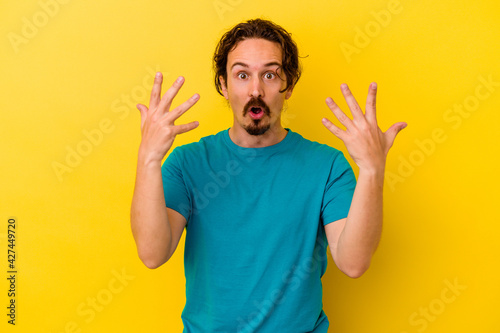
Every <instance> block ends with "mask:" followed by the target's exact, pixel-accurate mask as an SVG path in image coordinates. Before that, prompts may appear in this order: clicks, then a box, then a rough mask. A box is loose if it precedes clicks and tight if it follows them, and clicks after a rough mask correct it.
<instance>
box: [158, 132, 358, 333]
mask: <svg viewBox="0 0 500 333" xmlns="http://www.w3.org/2000/svg"><path fill="white" fill-rule="evenodd" d="M287 130H288V133H287V135H286V137H285V138H284V139H283V140H282V141H281V142H279V143H277V144H275V145H272V146H268V147H263V148H243V147H240V146H237V145H236V144H234V143H233V142H232V141H231V139H230V137H229V134H228V130H225V131H222V132H219V133H217V134H216V135H212V136H208V137H205V138H202V139H201V140H200V141H199V142H195V143H191V144H187V145H184V146H180V147H177V148H175V149H174V150H173V151H172V152H171V153H170V155H169V156H168V158H167V160H166V161H165V163H164V164H163V166H162V175H163V186H164V192H165V202H166V205H167V207H169V208H171V209H174V210H176V211H177V212H179V213H180V214H182V215H183V216H184V217H185V218H186V220H187V225H186V243H185V249H184V270H185V276H186V305H185V307H184V310H183V312H182V315H181V318H182V321H183V323H184V331H183V332H185V333H201V332H203V333H207V332H235V333H250V332H260V333H268V332H269V333H276V332H287V333H295V332H296V333H306V332H315V333H326V332H327V331H328V326H329V322H328V319H327V317H326V315H325V313H324V312H323V303H322V284H321V277H322V276H323V274H324V273H325V270H326V266H327V251H326V249H327V245H328V243H327V239H326V236H325V232H324V227H323V225H325V224H328V223H330V222H334V221H337V220H339V219H342V218H345V217H347V213H348V212H349V207H350V204H351V200H352V196H353V193H354V188H355V185H356V179H355V176H354V173H353V171H352V168H351V167H350V165H349V163H348V162H347V160H346V159H345V157H344V155H343V154H342V152H340V151H338V150H336V149H334V148H331V147H329V146H327V145H324V144H319V143H317V142H312V141H309V140H306V139H304V138H303V137H302V136H301V135H299V134H297V133H295V132H292V131H291V130H289V129H287Z"/></svg>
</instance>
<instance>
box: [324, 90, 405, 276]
mask: <svg viewBox="0 0 500 333" xmlns="http://www.w3.org/2000/svg"><path fill="white" fill-rule="evenodd" d="M341 89H342V93H343V95H344V97H345V99H346V101H347V104H348V106H349V109H350V110H351V113H352V115H353V119H352V120H351V119H349V118H348V117H347V116H346V115H345V114H344V113H343V112H342V110H340V108H339V107H338V106H337V104H335V102H334V101H333V100H332V99H331V98H328V99H327V101H326V103H327V105H328V107H329V108H330V109H331V110H332V111H333V113H334V114H335V116H336V117H337V119H338V120H339V121H340V123H341V124H343V125H344V126H345V127H346V130H345V131H344V130H341V129H340V128H338V127H337V126H335V125H334V124H333V123H332V122H330V121H329V120H328V119H326V118H325V119H323V124H324V125H325V126H326V127H327V128H328V130H330V131H331V132H332V133H333V134H334V135H335V136H337V137H338V138H339V139H341V140H342V141H343V142H344V144H345V145H346V148H347V150H348V152H349V154H350V155H351V157H352V158H353V160H354V162H355V163H356V164H357V165H358V167H359V176H358V181H357V185H356V189H355V191H354V196H353V198H352V203H351V207H350V209H349V213H348V215H347V218H345V219H342V220H339V221H336V222H333V223H329V224H327V225H326V226H325V232H326V236H327V239H328V244H329V247H330V250H331V252H332V257H333V259H334V260H335V264H336V265H337V266H338V267H339V269H340V270H341V271H343V272H344V273H345V274H346V275H348V276H350V277H353V278H357V277H360V276H361V275H362V274H363V273H364V272H365V271H366V270H367V269H368V267H369V266H370V262H371V258H372V256H373V254H374V253H375V250H376V249H377V246H378V243H379V241H380V237H381V233H382V198H383V184H384V172H385V162H386V158H387V153H388V152H389V149H390V148H391V146H392V144H393V142H394V139H395V138H396V135H397V134H398V133H399V131H401V130H402V129H403V128H405V127H406V123H403V122H400V123H396V124H394V125H392V126H391V127H390V128H389V129H388V130H387V131H386V132H385V133H383V132H382V131H381V130H380V128H379V127H378V124H377V118H376V108H375V105H376V91H377V86H376V84H374V83H372V84H371V85H370V89H369V92H368V98H367V100H366V114H363V111H362V110H361V108H360V107H359V105H358V103H357V102H356V100H355V98H354V96H353V95H352V93H351V92H350V90H349V88H348V87H347V85H345V84H343V85H342V86H341Z"/></svg>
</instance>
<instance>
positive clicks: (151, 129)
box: [137, 72, 200, 163]
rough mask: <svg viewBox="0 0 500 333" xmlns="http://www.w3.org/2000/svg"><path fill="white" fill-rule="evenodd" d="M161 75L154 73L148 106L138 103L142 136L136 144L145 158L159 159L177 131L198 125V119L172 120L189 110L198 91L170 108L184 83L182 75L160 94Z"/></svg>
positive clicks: (179, 132) (190, 128)
mask: <svg viewBox="0 0 500 333" xmlns="http://www.w3.org/2000/svg"><path fill="white" fill-rule="evenodd" d="M162 82H163V75H162V74H161V73H160V72H157V73H156V76H155V81H154V85H153V89H152V91H151V99H150V101H149V109H148V108H147V107H146V106H145V105H143V104H137V108H138V109H139V111H140V112H141V133H142V140H141V145H140V147H139V159H142V160H143V161H144V162H146V163H148V162H158V163H161V161H162V159H163V158H164V157H165V155H166V154H167V152H168V151H169V149H170V148H171V147H172V144H173V142H174V139H175V136H176V135H177V134H181V133H185V132H188V131H191V130H193V129H195V128H196V127H198V124H199V123H198V122H197V121H193V122H191V123H188V124H183V125H174V122H175V120H177V118H179V117H180V116H181V115H182V114H183V113H184V112H186V111H187V110H189V109H190V108H191V107H192V106H193V105H194V104H195V103H196V102H197V101H198V100H199V99H200V95H199V94H194V95H193V96H192V97H191V98H190V99H188V100H187V101H186V102H184V103H182V104H181V105H179V106H178V107H176V108H175V109H173V110H171V111H170V107H171V105H172V101H173V99H174V97H175V96H176V95H177V93H178V92H179V89H180V88H181V87H182V84H183V83H184V78H183V77H182V76H179V77H178V78H177V80H176V81H175V82H174V84H173V85H172V86H171V87H170V88H169V89H168V90H167V92H166V93H165V95H163V98H161V99H160V96H161V85H162Z"/></svg>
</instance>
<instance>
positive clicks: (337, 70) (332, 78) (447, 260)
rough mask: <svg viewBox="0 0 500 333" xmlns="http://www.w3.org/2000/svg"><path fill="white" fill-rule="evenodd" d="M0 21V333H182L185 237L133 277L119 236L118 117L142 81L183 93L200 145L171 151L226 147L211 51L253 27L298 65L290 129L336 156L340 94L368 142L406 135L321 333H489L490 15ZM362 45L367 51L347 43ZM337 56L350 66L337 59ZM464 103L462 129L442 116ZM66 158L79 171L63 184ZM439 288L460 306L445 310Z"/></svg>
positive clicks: (291, 5)
mask: <svg viewBox="0 0 500 333" xmlns="http://www.w3.org/2000/svg"><path fill="white" fill-rule="evenodd" d="M44 4H45V5H44ZM55 4H58V5H57V6H56V5H55ZM44 8H45V9H44ZM396 9H397V10H396ZM390 10H392V11H393V12H391V11H390ZM383 11H385V12H389V13H391V16H390V17H388V16H386V17H385V21H381V22H382V23H383V24H382V23H378V22H377V20H376V16H377V15H374V14H373V12H375V13H379V14H380V13H381V12H383ZM0 13H1V14H0V21H1V22H2V24H1V27H0V37H1V39H0V75H1V76H0V77H1V79H0V80H1V81H0V82H1V83H0V91H1V96H2V98H0V110H1V113H0V133H1V137H2V140H1V156H2V162H1V164H0V177H1V178H0V179H1V188H0V221H1V224H0V237H1V238H0V241H1V245H0V253H2V255H1V258H0V263H1V265H0V267H1V269H2V274H1V276H4V274H5V275H7V274H6V271H7V255H6V253H7V242H6V237H7V236H6V233H7V220H8V218H9V217H11V216H14V217H16V218H17V224H18V229H17V243H16V251H17V255H18V256H17V262H16V264H17V269H18V271H19V273H18V274H17V292H18V294H17V298H16V302H17V320H16V326H15V327H13V326H12V325H8V324H7V319H8V318H7V316H6V313H7V309H6V307H7V305H8V301H9V298H8V297H7V289H8V285H7V281H6V278H5V277H2V279H1V280H2V282H1V283H0V294H1V295H2V297H0V302H1V304H0V305H1V306H0V308H1V309H2V311H1V316H0V318H2V320H1V323H0V327H1V331H2V332H47V333H61V332H181V330H182V323H181V319H180V314H181V311H182V308H183V305H184V301H185V299H184V275H183V239H184V237H183V239H182V240H181V243H180V244H181V245H180V246H179V248H178V250H177V252H176V254H175V255H174V257H173V258H172V259H171V261H169V262H168V264H166V265H164V266H162V267H161V268H159V269H157V270H149V269H147V268H146V267H145V266H143V265H142V263H141V262H140V261H139V259H138V257H137V254H136V249H135V245H134V242H133V238H132V234H131V231H130V225H129V208H130V202H131V197H132V191H133V184H134V178H135V166H136V165H135V163H136V154H137V148H138V145H139V142H140V130H139V122H140V118H139V112H138V111H137V110H136V109H135V107H134V105H135V103H138V102H140V103H145V104H147V103H148V97H147V96H146V95H145V94H144V92H145V91H146V90H147V91H148V92H149V89H150V85H151V81H152V75H153V74H152V73H154V72H155V71H156V70H160V71H162V72H163V73H164V75H165V85H170V84H171V83H172V82H173V81H174V80H175V78H176V77H177V76H179V75H183V76H185V77H186V83H185V85H184V87H183V88H182V90H181V92H180V93H179V96H178V98H177V99H176V104H180V103H181V102H182V101H184V100H186V99H187V98H188V97H189V96H191V95H192V94H194V93H196V92H197V93H199V94H200V95H201V100H200V101H199V102H198V104H197V105H196V106H195V107H194V108H193V109H192V110H190V111H189V112H188V113H187V114H186V115H185V116H184V117H183V118H182V121H183V122H188V121H191V120H199V121H200V127H199V128H198V129H197V130H195V131H193V132H190V133H188V134H185V135H182V136H180V137H178V138H177V139H176V142H175V144H176V145H180V144H184V143H188V142H192V141H195V140H198V139H199V138H200V137H202V136H205V135H208V134H212V133H215V132H218V131H219V130H222V129H226V128H228V127H229V126H230V125H231V111H230V110H229V109H228V107H227V106H226V103H225V100H224V99H223V98H222V97H220V96H219V95H217V94H216V92H215V89H214V87H213V79H212V72H211V56H212V54H213V50H214V47H215V44H216V42H217V41H218V39H219V38H220V36H221V35H222V33H223V32H225V31H226V30H227V29H229V28H230V27H232V26H233V25H234V24H236V23H238V22H240V21H242V20H246V19H249V18H254V17H263V18H267V19H271V20H273V21H275V22H277V23H278V24H280V25H282V26H284V27H285V28H286V29H287V30H288V31H290V32H292V35H293V37H294V38H295V39H296V41H297V43H298V45H299V50H300V52H301V54H302V55H303V56H308V57H306V58H304V59H303V66H304V71H303V77H302V78H301V79H300V81H299V84H298V86H297V87H296V89H295V91H294V94H293V96H292V98H291V99H290V100H289V103H288V110H287V111H286V114H285V116H284V125H285V126H286V127H289V128H291V129H293V130H295V131H297V132H299V133H301V134H302V135H303V136H305V137H307V138H309V139H312V140H316V141H320V142H323V143H327V144H329V145H332V146H334V147H336V148H338V149H341V150H343V151H344V152H345V151H346V150H345V147H344V146H343V144H342V142H341V141H340V140H338V139H337V138H336V137H334V136H333V135H332V134H331V133H329V132H328V131H327V130H326V129H325V128H324V127H323V125H322V124H321V118H322V117H324V116H329V117H330V119H333V116H331V113H330V111H329V109H328V108H327V107H326V104H325V103H324V100H325V98H326V97H327V96H332V97H333V98H334V100H336V101H337V102H339V103H340V105H342V106H343V107H344V109H345V110H346V111H347V112H348V110H347V108H346V104H345V102H344V101H343V98H342V95H341V93H340V90H339V86H340V84H341V83H342V82H346V83H348V84H349V86H350V87H351V89H352V90H353V92H354V94H355V96H356V97H357V99H358V102H359V103H360V104H364V101H365V98H366V93H367V91H368V85H369V83H370V82H372V81H376V82H377V83H378V85H379V93H378V96H377V98H378V100H377V101H378V117H379V124H380V126H381V127H382V130H386V129H387V128H388V127H389V126H390V125H391V124H392V123H394V122H396V121H406V122H408V127H407V128H406V129H405V130H403V132H401V133H400V135H399V136H398V137H397V139H396V143H395V146H394V147H393V149H392V150H391V152H390V154H389V159H388V164H387V172H388V174H389V175H390V177H386V178H387V179H386V180H387V181H388V180H389V179H390V180H391V182H390V184H389V183H387V181H386V188H385V198H384V200H385V203H384V205H385V224H384V232H383V236H382V241H381V244H380V247H379V249H378V250H377V253H376V254H375V257H374V260H373V263H372V267H371V268H370V269H369V271H368V272H367V273H366V274H365V275H364V276H363V277H361V278H360V279H349V278H348V277H346V276H344V275H343V274H342V273H341V272H339V270H338V269H337V268H336V267H335V265H334V263H333V262H332V261H331V257H330V258H329V268H328V270H327V273H326V274H325V276H324V278H323V283H324V310H325V312H326V314H327V315H328V316H329V319H330V323H331V324H330V328H331V329H330V331H331V332H343V333H359V332H370V333H373V332H384V333H404V332H406V333H413V332H424V331H425V332H429V333H431V332H499V331H500V323H499V320H498V317H499V305H500V304H499V303H500V301H499V296H500V293H499V288H500V287H499V284H498V274H497V273H498V270H499V269H498V257H499V254H500V248H499V246H500V245H499V244H500V243H499V242H498V240H497V237H498V235H499V231H500V227H499V226H498V222H499V221H500V219H499V217H500V214H499V213H498V194H497V193H498V192H497V191H498V190H497V189H498V187H499V185H500V183H499V180H498V176H497V174H498V173H497V172H498V171H497V170H498V156H497V155H498V152H499V150H498V139H499V135H498V124H499V122H500V117H499V106H500V87H499V86H498V82H500V65H499V61H498V55H499V54H500V52H499V51H500V47H499V46H498V45H499V38H498V36H500V23H499V21H498V16H499V14H500V11H499V5H498V3H497V2H496V1H482V2H480V1H470V0H469V1H465V0H462V1H451V0H444V1H430V0H425V1H416V0H401V1H400V2H399V4H398V3H397V2H394V1H389V0H375V1H361V0H354V1H353V0H350V1H324V0H323V1H307V2H306V1H297V0H293V1H267V0H266V1H262V0H258V1H250V0H220V1H213V0H207V1H154V2H153V1H141V2H139V1H98V2H89V1H78V0H65V1H62V0H61V3H59V2H55V0H42V1H41V2H38V1H33V0H29V1H21V2H19V1H2V3H1V4H0ZM49 14H50V15H49ZM378 17H379V19H381V18H380V17H381V16H380V15H379V16H378ZM30 24H31V25H33V26H32V27H31V30H30V29H29V28H28V26H29V25H30ZM37 25H38V26H37ZM377 26H378V27H379V29H378V30H377ZM33 27H34V29H33ZM366 29H372V30H369V34H370V35H371V37H370V36H369V35H367V36H368V38H365V39H364V40H361V39H362V38H361V37H360V33H359V31H364V33H365V34H366ZM360 38H361V39H360ZM346 45H349V46H350V47H352V48H356V50H357V51H356V53H352V54H350V55H346V54H345V53H343V51H342V48H341V46H343V47H344V48H345V47H346ZM352 48H351V50H352ZM481 78H482V79H484V80H488V78H489V80H491V81H493V82H495V83H496V86H495V85H493V86H489V89H490V90H488V87H487V86H486V85H485V84H484V83H482V81H481ZM478 92H479V94H480V96H481V99H479V98H478V97H477V95H476V94H477V93H478ZM476 102H477V103H476ZM464 103H469V104H468V106H467V107H468V109H471V110H472V111H470V112H469V111H467V112H466V113H462V114H463V115H459V114H458V113H454V114H452V113H451V112H453V111H448V110H450V109H452V110H453V108H454V105H455V104H457V105H464ZM474 103H476V104H474ZM464 110H465V109H464ZM451 116H453V117H455V118H453V119H454V120H453V121H452V120H451V119H452V118H450V117H451ZM85 131H86V132H85ZM97 131H99V133H102V134H101V135H102V136H99V134H97V133H98V132H97ZM104 131H106V133H105V132H104ZM436 131H437V132H436ZM85 133H87V135H89V134H88V133H94V137H93V138H94V139H93V140H94V143H93V144H92V143H89V142H90V139H88V138H87V136H86V134H85ZM433 133H434V134H433ZM435 133H438V134H435ZM431 140H432V142H433V143H432V144H431ZM418 143H420V144H418ZM77 149H80V151H81V152H84V153H85V154H86V156H81V160H78V159H74V160H72V164H73V167H68V163H67V162H66V159H67V158H69V157H68V155H71V153H70V151H71V150H77ZM73 157H74V156H73ZM351 162H352V161H351ZM408 163H410V164H408ZM63 164H64V165H66V166H67V169H64V171H61V170H60V171H59V172H56V169H54V165H59V166H60V165H63ZM353 167H354V169H355V171H356V172H357V169H356V168H355V166H354V165H353ZM405 167H406V169H405ZM120 274H122V280H119V279H117V278H116V275H120ZM123 276H125V277H123ZM454 283H458V284H459V285H460V286H463V287H462V288H465V289H461V290H455V293H453V291H452V290H451V289H450V287H449V286H448V284H454ZM443 295H444V296H443ZM443 297H444V298H443ZM93 300H97V303H96V305H95V308H94V307H92V305H91V304H92V302H93ZM445 300H446V302H445ZM97 309H99V311H98V310H97ZM425 309H430V310H429V311H430V312H429V313H430V315H429V317H424V316H423V315H421V314H420V313H421V312H420V311H425ZM433 313H434V314H433ZM425 318H427V319H425Z"/></svg>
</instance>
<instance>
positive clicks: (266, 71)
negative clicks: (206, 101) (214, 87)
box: [220, 38, 292, 135]
mask: <svg viewBox="0 0 500 333" xmlns="http://www.w3.org/2000/svg"><path fill="white" fill-rule="evenodd" d="M281 58H282V54H281V46H280V45H279V44H277V43H274V42H270V41H268V40H265V39H255V38H254V39H246V40H243V41H241V42H239V43H238V44H237V46H236V48H235V49H234V50H233V51H231V52H229V54H228V59H227V82H224V79H223V78H222V77H220V81H221V85H222V92H223V94H224V97H225V98H226V99H227V100H228V101H229V104H230V105H231V109H232V110H233V114H234V126H240V127H242V128H244V129H245V130H246V131H247V132H248V133H249V134H251V135H261V134H264V133H265V132H266V131H267V130H269V129H270V128H280V127H281V110H282V108H283V103H284V101H285V99H288V98H290V96H291V95H292V88H289V89H288V90H287V91H285V92H283V93H280V92H279V91H280V90H283V89H284V88H285V87H286V76H285V73H284V72H283V71H282V69H281ZM277 74H279V77H278V75H277ZM280 77H281V78H280Z"/></svg>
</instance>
